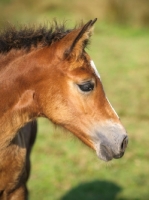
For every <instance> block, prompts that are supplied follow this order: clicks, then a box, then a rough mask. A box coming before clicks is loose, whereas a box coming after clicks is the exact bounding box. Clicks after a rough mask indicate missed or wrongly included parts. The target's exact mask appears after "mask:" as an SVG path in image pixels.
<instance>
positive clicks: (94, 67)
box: [90, 60, 100, 78]
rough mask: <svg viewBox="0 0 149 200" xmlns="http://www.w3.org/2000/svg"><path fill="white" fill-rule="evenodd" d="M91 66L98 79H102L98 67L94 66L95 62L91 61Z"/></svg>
mask: <svg viewBox="0 0 149 200" xmlns="http://www.w3.org/2000/svg"><path fill="white" fill-rule="evenodd" d="M90 64H91V67H92V68H93V69H94V71H95V74H96V75H97V77H98V78H100V75H99V73H98V71H97V68H96V66H95V64H94V61H93V60H91V61H90Z"/></svg>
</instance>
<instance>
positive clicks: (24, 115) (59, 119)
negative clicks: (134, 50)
mask: <svg viewBox="0 0 149 200" xmlns="http://www.w3.org/2000/svg"><path fill="white" fill-rule="evenodd" d="M95 22H96V19H95V20H90V21H89V22H88V23H86V24H85V25H82V26H80V27H78V28H74V29H72V30H66V29H65V28H64V26H58V25H57V24H56V25H55V26H53V27H51V28H50V29H45V28H39V29H37V30H34V29H21V30H19V31H17V30H16V29H15V28H14V27H13V28H10V29H9V30H8V31H6V32H5V33H3V34H2V35H1V36H0V97H1V98H0V127H1V130H0V199H2V200H25V199H27V189H26V181H27V179H28V176H29V168H30V162H29V153H30V151H31V146H32V145H33V143H34V140H35V136H36V122H32V121H33V120H34V119H36V118H37V117H40V116H42V117H46V118H48V119H49V120H51V121H52V122H53V123H55V124H58V125H61V126H62V127H64V128H66V129H68V130H69V131H71V132H72V133H73V134H75V135H76V136H77V137H78V138H79V139H80V140H82V141H83V142H84V143H85V144H86V145H88V146H90V147H91V148H92V149H94V150H95V151H96V153H97V155H98V157H99V158H100V159H102V160H104V161H109V160H112V159H113V158H120V157H122V156H123V154H124V151H125V148H126V146H127V142H128V138H127V134H126V131H125V129H124V128H123V126H122V124H121V122H120V120H119V117H118V115H117V114H116V112H115V111H114V109H113V108H112V106H111V105H110V103H109V101H108V99H107V98H106V95H105V93H104V90H103V87H102V83H101V79H100V75H99V74H98V72H97V69H96V67H95V65H94V62H93V61H92V59H91V58H90V56H89V55H88V54H87V53H86V51H85V47H86V45H87V43H88V41H89V38H90V36H91V34H92V31H93V24H94V23H95ZM22 127H24V128H22Z"/></svg>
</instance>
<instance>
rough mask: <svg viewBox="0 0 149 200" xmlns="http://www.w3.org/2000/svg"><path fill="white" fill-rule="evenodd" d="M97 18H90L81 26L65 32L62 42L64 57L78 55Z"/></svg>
mask: <svg viewBox="0 0 149 200" xmlns="http://www.w3.org/2000/svg"><path fill="white" fill-rule="evenodd" d="M96 21H97V18H95V19H94V20H90V21H89V22H87V23H86V24H85V25H84V26H83V27H81V28H78V29H75V30H73V31H72V32H70V33H69V34H67V35H66V36H65V37H64V38H63V39H62V42H63V44H64V46H65V52H64V57H65V58H73V59H76V60H77V58H78V57H80V55H81V54H82V52H83V50H84V48H85V47H86V45H87V43H88V41H89V38H90V36H91V35H92V32H93V25H94V23H95V22H96Z"/></svg>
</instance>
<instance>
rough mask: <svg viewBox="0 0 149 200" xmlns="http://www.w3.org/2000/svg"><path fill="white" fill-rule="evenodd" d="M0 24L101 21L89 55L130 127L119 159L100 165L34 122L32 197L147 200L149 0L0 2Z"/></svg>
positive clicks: (67, 138)
mask: <svg viewBox="0 0 149 200" xmlns="http://www.w3.org/2000/svg"><path fill="white" fill-rule="evenodd" d="M0 12H1V14H0V28H1V29H3V27H4V26H5V24H7V23H8V22H9V23H13V24H16V25H17V24H20V23H21V24H39V23H47V21H52V20H53V18H56V19H57V20H58V21H59V22H63V21H66V23H67V24H68V27H73V26H74V25H75V24H76V23H77V22H79V21H80V20H83V21H84V22H87V20H89V19H93V18H94V17H97V18H98V21H97V22H96V24H95V31H94V35H93V37H92V42H91V45H90V46H89V48H88V50H87V51H88V53H89V54H90V55H91V56H92V59H93V60H94V62H95V63H96V66H97V67H98V71H99V73H100V75H101V78H102V82H103V85H104V88H105V91H106V94H107V96H108V98H109V100H110V102H111V103H112V105H113V107H114V108H115V110H116V111H117V113H118V114H119V116H120V118H121V121H122V123H123V125H124V126H125V128H126V129H127V131H128V135H129V146H128V148H127V151H126V153H125V155H124V157H123V158H122V159H119V160H113V161H112V162H109V163H104V162H103V161H100V160H98V158H97V157H96V154H95V152H93V151H92V150H91V149H89V148H88V147H86V146H85V145H84V144H82V143H81V142H80V141H79V140H78V139H76V138H75V137H74V136H73V135H72V134H70V133H65V131H64V130H59V129H58V128H55V127H53V126H52V125H51V124H50V122H49V121H47V120H46V119H39V128H38V129H39V130H38V138H37V140H36V144H35V146H34V149H33V152H32V173H31V177H30V180H29V182H28V187H29V190H30V200H125V199H126V200H148V199H149V150H148V147H149V0H94V1H90V0H86V1H80V0H71V1H70V0H42V1H41V0H24V1H23V0H22V1H21V0H0Z"/></svg>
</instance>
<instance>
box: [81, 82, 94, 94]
mask: <svg viewBox="0 0 149 200" xmlns="http://www.w3.org/2000/svg"><path fill="white" fill-rule="evenodd" d="M78 86H79V88H80V90H82V91H83V92H90V91H91V90H93V89H94V83H92V82H86V83H83V84H80V85H79V84H78Z"/></svg>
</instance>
